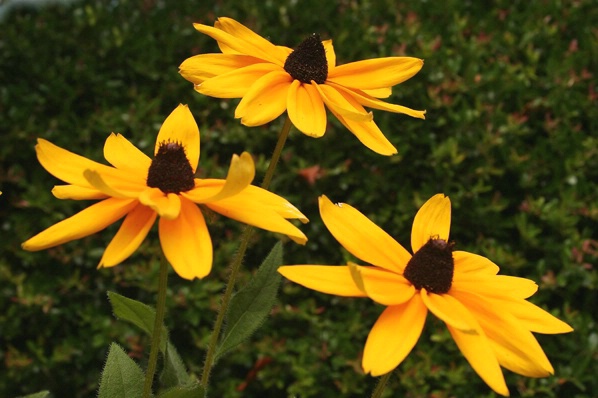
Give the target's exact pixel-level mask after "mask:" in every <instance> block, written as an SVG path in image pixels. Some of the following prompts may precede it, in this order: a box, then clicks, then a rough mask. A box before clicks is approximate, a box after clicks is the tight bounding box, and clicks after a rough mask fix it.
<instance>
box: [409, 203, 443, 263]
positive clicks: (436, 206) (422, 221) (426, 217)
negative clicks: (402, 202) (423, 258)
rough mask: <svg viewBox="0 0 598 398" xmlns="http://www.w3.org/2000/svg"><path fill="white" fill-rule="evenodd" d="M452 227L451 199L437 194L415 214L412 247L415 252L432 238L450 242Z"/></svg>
mask: <svg viewBox="0 0 598 398" xmlns="http://www.w3.org/2000/svg"><path fill="white" fill-rule="evenodd" d="M450 229H451V201H450V199H449V198H448V196H444V194H441V193H439V194H436V195H434V196H432V197H431V198H430V199H428V201H427V202H426V203H424V204H423V206H422V207H421V208H420V209H419V211H418V212H417V214H416V215H415V219H414V220H413V227H412V230H411V249H412V250H413V252H414V253H415V252H416V251H418V250H419V249H420V248H421V247H422V246H423V245H425V244H426V243H427V242H428V241H429V240H430V239H442V240H445V241H447V242H448V238H449V232H450Z"/></svg>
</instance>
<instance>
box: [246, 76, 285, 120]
mask: <svg viewBox="0 0 598 398" xmlns="http://www.w3.org/2000/svg"><path fill="white" fill-rule="evenodd" d="M292 80H293V79H292V78H291V76H289V74H288V73H286V72H281V71H274V72H270V73H267V74H265V75H264V76H262V77H260V78H259V79H258V80H257V81H256V82H255V83H254V84H253V85H252V86H251V88H250V89H249V90H248V91H247V92H246V93H245V95H244V96H243V99H241V102H239V105H238V106H237V108H236V109H235V118H237V119H238V118H241V123H243V124H244V125H246V126H261V125H262V124H266V123H268V122H271V121H272V120H274V119H276V118H277V117H278V116H280V115H281V114H282V113H283V112H284V111H285V110H286V109H287V94H288V90H289V85H290V84H291V81H292Z"/></svg>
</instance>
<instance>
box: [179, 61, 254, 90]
mask: <svg viewBox="0 0 598 398" xmlns="http://www.w3.org/2000/svg"><path fill="white" fill-rule="evenodd" d="M258 62H262V60H261V59H259V58H255V57H252V56H249V55H240V54H200V55H195V56H193V57H190V58H187V59H186V60H184V61H183V63H182V64H181V65H180V66H179V73H180V74H181V76H183V77H184V78H185V79H187V80H189V81H190V82H192V83H194V84H201V83H203V82H204V81H205V80H208V79H211V78H213V77H215V76H219V75H222V74H225V73H228V72H232V71H234V70H236V69H239V68H244V67H246V66H249V65H253V64H256V63H258Z"/></svg>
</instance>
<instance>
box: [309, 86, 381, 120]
mask: <svg viewBox="0 0 598 398" xmlns="http://www.w3.org/2000/svg"><path fill="white" fill-rule="evenodd" d="M313 86H314V87H316V88H317V89H318V92H319V93H320V95H321V96H322V99H323V100H324V103H325V104H326V106H327V107H328V108H329V109H330V110H331V111H334V112H335V113H338V114H339V115H342V116H343V117H345V118H347V119H350V120H352V121H355V122H368V121H371V120H373V119H374V116H373V115H372V113H371V112H366V111H365V109H363V107H361V106H360V107H358V108H356V107H354V106H353V105H352V104H351V102H350V101H349V100H348V99H347V96H345V95H343V93H342V92H341V91H339V90H337V89H336V88H335V87H332V86H331V85H328V84H314V85H313Z"/></svg>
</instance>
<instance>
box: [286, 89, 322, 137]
mask: <svg viewBox="0 0 598 398" xmlns="http://www.w3.org/2000/svg"><path fill="white" fill-rule="evenodd" d="M287 112H288V114H289V118H290V119H291V122H293V125H294V126H295V127H297V130H299V131H301V132H302V133H303V134H306V135H309V136H310V137H315V138H318V137H321V136H323V135H324V133H325V132H326V109H325V108H324V102H322V97H321V96H320V94H319V93H318V90H317V89H316V88H315V87H313V86H312V85H310V84H302V83H301V82H300V81H299V80H293V83H291V85H290V86H289V89H288V92H287Z"/></svg>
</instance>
